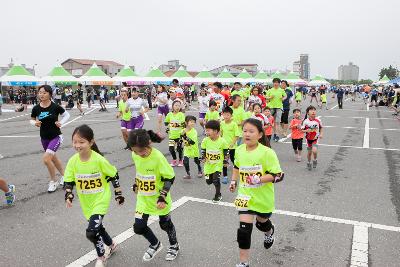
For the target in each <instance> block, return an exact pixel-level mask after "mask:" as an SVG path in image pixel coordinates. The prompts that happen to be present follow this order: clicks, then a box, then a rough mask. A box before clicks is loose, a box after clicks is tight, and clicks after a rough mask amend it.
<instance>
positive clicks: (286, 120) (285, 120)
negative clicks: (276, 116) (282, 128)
mask: <svg viewBox="0 0 400 267" xmlns="http://www.w3.org/2000/svg"><path fill="white" fill-rule="evenodd" d="M289 111H290V110H289V109H284V110H283V112H282V116H281V123H284V124H288V123H289Z"/></svg>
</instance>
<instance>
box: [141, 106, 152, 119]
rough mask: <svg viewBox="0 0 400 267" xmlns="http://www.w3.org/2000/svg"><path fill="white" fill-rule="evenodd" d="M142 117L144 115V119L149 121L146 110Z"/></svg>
mask: <svg viewBox="0 0 400 267" xmlns="http://www.w3.org/2000/svg"><path fill="white" fill-rule="evenodd" d="M142 110H144V108H143V107H142ZM143 117H144V120H145V121H149V120H150V118H149V115H147V112H145V113H144V115H143Z"/></svg>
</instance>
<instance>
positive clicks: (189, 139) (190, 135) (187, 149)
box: [181, 115, 203, 179]
mask: <svg viewBox="0 0 400 267" xmlns="http://www.w3.org/2000/svg"><path fill="white" fill-rule="evenodd" d="M185 125H186V127H185V129H183V130H182V132H181V139H182V143H183V165H184V166H185V170H186V174H187V175H186V176H184V177H183V179H191V178H192V177H191V176H190V167H189V158H193V160H194V163H196V165H197V171H198V173H197V174H198V177H203V173H202V171H201V166H200V160H199V156H200V154H199V144H198V143H199V141H198V138H197V131H196V129H195V128H194V127H195V126H196V117H194V116H190V115H188V116H186V118H185Z"/></svg>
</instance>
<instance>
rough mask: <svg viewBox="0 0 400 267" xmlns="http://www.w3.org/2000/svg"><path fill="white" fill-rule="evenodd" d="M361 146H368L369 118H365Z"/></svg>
mask: <svg viewBox="0 0 400 267" xmlns="http://www.w3.org/2000/svg"><path fill="white" fill-rule="evenodd" d="M364 128H365V129H364V142H363V148H369V118H366V119H365V127H364Z"/></svg>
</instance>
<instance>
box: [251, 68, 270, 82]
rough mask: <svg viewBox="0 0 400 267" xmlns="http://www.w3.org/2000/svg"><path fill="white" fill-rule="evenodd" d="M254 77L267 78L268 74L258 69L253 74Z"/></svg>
mask: <svg viewBox="0 0 400 267" xmlns="http://www.w3.org/2000/svg"><path fill="white" fill-rule="evenodd" d="M254 78H255V79H259V80H266V79H268V78H269V77H268V74H266V73H265V72H264V71H262V70H261V71H259V72H258V73H257V74H256V76H254Z"/></svg>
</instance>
